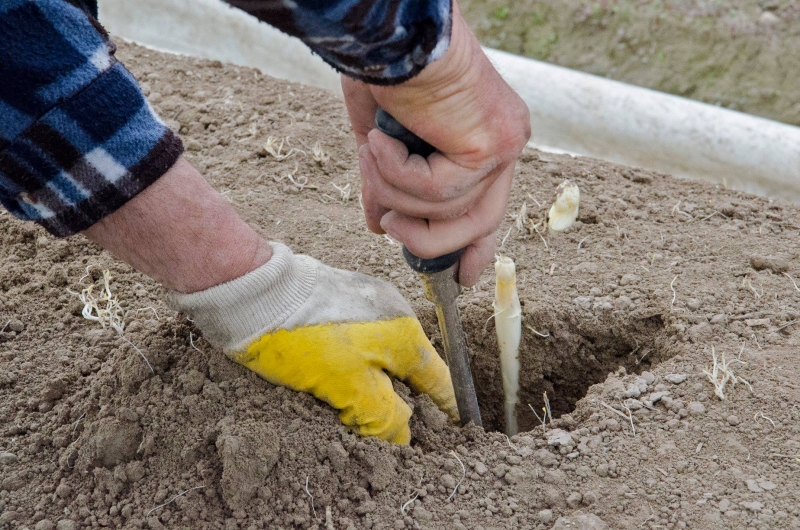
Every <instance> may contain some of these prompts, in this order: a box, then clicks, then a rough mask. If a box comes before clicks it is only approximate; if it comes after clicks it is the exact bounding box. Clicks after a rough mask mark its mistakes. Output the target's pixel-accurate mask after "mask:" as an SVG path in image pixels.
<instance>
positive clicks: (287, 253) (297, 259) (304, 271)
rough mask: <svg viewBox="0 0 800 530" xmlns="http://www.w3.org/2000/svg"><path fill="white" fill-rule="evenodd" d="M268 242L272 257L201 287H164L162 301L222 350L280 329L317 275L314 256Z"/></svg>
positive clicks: (239, 348)
mask: <svg viewBox="0 0 800 530" xmlns="http://www.w3.org/2000/svg"><path fill="white" fill-rule="evenodd" d="M270 245H271V246H272V258H270V260H269V261H268V262H267V263H266V264H264V265H262V266H261V267H259V268H258V269H256V270H254V271H252V272H249V273H247V274H245V275H244V276H241V277H239V278H236V279H235V280H232V281H229V282H227V283H223V284H220V285H217V286H215V287H211V288H210V289H206V290H205V291H199V292H196V293H191V294H181V293H177V292H170V293H168V294H167V303H168V304H169V305H170V306H171V307H172V308H173V309H176V310H178V311H181V312H183V313H186V314H187V315H188V316H189V318H191V319H192V320H193V321H194V323H195V325H197V327H198V328H200V330H202V332H203V336H204V337H205V338H206V340H208V341H209V342H210V343H211V344H213V345H214V346H216V347H218V348H222V349H223V350H224V351H225V352H226V353H229V352H233V351H239V350H241V349H243V348H245V347H246V346H247V345H248V344H249V343H250V342H251V341H252V340H253V339H254V338H256V337H257V336H259V335H261V334H263V333H268V332H270V331H274V330H276V329H278V328H280V327H281V325H282V324H283V323H284V321H285V320H286V319H287V318H288V317H289V316H290V315H292V314H293V313H295V312H296V311H297V310H298V309H299V308H300V306H301V305H302V304H303V303H304V302H305V301H306V300H307V299H308V297H309V296H310V295H311V291H312V290H313V288H314V284H315V283H316V280H317V270H318V262H317V261H316V260H313V259H309V258H307V257H306V256H295V255H294V254H293V253H292V251H291V250H290V249H289V247H287V246H286V245H282V244H281V243H273V242H271V243H270ZM304 258H305V259H304Z"/></svg>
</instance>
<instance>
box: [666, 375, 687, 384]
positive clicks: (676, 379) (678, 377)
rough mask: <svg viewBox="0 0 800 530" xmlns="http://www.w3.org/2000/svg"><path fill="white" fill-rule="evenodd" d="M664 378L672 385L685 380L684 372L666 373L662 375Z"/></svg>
mask: <svg viewBox="0 0 800 530" xmlns="http://www.w3.org/2000/svg"><path fill="white" fill-rule="evenodd" d="M664 379H666V380H667V381H669V382H670V383H672V384H673V385H679V384H681V383H683V382H684V381H686V374H667V375H665V376H664Z"/></svg>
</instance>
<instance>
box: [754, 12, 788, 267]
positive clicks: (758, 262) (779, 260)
mask: <svg viewBox="0 0 800 530" xmlns="http://www.w3.org/2000/svg"><path fill="white" fill-rule="evenodd" d="M770 14H771V13H770ZM772 16H775V15H772ZM776 18H777V17H776ZM750 266H751V267H753V268H754V269H755V270H757V271H763V270H765V269H769V270H771V271H772V272H774V273H775V274H780V273H782V272H787V271H788V270H789V260H787V259H786V258H783V257H781V256H750Z"/></svg>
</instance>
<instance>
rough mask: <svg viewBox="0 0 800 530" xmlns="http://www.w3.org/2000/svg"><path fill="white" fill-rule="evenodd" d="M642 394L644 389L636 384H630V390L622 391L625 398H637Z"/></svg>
mask: <svg viewBox="0 0 800 530" xmlns="http://www.w3.org/2000/svg"><path fill="white" fill-rule="evenodd" d="M641 395H642V391H641V390H640V389H639V387H638V386H636V385H629V386H628V390H626V391H625V392H623V393H622V397H624V398H637V397H639V396H641Z"/></svg>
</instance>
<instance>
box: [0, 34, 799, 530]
mask: <svg viewBox="0 0 800 530" xmlns="http://www.w3.org/2000/svg"><path fill="white" fill-rule="evenodd" d="M120 56H121V57H122V58H123V60H125V61H126V62H127V64H128V65H129V67H130V68H131V69H132V70H133V72H134V73H135V74H136V75H137V76H138V78H139V79H140V80H141V81H142V84H143V86H144V88H145V90H146V91H147V93H148V94H149V97H150V100H151V101H152V103H153V105H154V106H155V107H156V108H157V110H158V111H159V112H160V113H161V115H162V116H164V118H165V119H166V120H168V122H169V123H170V124H171V125H172V126H174V127H175V128H176V129H179V130H180V131H181V134H182V135H183V137H184V139H185V143H186V146H187V148H188V150H187V154H188V157H189V159H190V160H191V161H192V162H194V163H195V164H196V165H197V166H198V167H199V168H200V169H201V170H202V171H203V172H204V173H205V175H207V177H208V178H209V179H210V180H211V181H212V182H213V183H214V185H215V186H216V187H217V188H218V189H220V190H221V191H222V193H223V194H224V195H225V196H226V197H227V198H228V199H229V200H230V201H231V202H232V203H233V204H235V205H236V206H237V207H238V208H239V210H240V211H241V213H242V215H244V216H245V217H246V218H247V220H248V221H250V222H251V223H252V224H253V225H254V226H255V227H257V229H258V230H260V231H261V232H263V233H264V234H266V235H267V236H268V237H271V238H273V239H279V240H282V241H285V242H287V243H288V244H290V245H291V246H292V247H293V248H294V249H295V250H297V251H300V252H306V253H309V254H311V255H313V256H315V257H317V258H320V259H322V260H324V261H325V262H326V263H328V264H331V265H335V266H338V267H343V268H347V269H353V270H360V271H362V272H365V273H368V274H372V275H375V276H377V277H380V278H384V279H386V280H388V281H390V282H392V283H393V284H394V285H396V286H397V287H398V288H399V289H400V290H401V292H403V294H404V295H405V296H407V297H408V298H409V300H410V301H411V303H412V304H413V305H414V307H415V309H416V310H417V311H418V314H419V316H420V318H421V320H422V322H423V325H424V327H425V329H426V331H427V332H428V333H429V335H430V336H431V337H432V338H433V341H434V343H435V344H436V345H437V347H438V346H439V345H440V337H439V336H438V332H437V330H436V324H435V317H434V313H433V309H432V307H431V305H430V304H429V303H428V302H427V301H426V300H425V299H424V297H423V294H422V290H421V286H420V282H419V280H418V279H417V278H416V277H415V275H414V274H413V273H412V272H411V271H410V270H409V269H408V268H407V267H406V266H405V264H404V262H403V259H402V257H401V254H400V249H399V248H398V247H397V246H396V245H395V244H393V243H392V242H390V241H388V240H387V239H385V238H383V237H379V236H376V235H374V234H371V233H369V232H368V231H367V230H366V228H365V225H364V222H363V219H362V212H361V209H360V207H359V201H358V196H359V193H358V188H359V184H358V174H357V166H356V160H355V156H354V149H353V146H354V141H353V140H352V138H351V135H350V132H349V125H348V122H347V120H346V116H345V112H344V107H343V104H342V103H341V102H340V101H338V100H337V99H335V98H334V97H333V96H330V95H328V94H325V93H322V92H320V91H318V90H313V89H309V88H305V87H302V86H299V85H292V84H287V83H284V82H278V81H275V80H272V79H269V78H265V77H263V76H261V75H260V74H258V73H256V72H255V71H253V70H250V69H246V68H238V67H232V66H225V65H222V64H219V63H213V62H209V61H202V60H195V59H188V58H178V57H174V56H168V55H164V54H160V53H156V52H152V51H147V50H143V49H141V48H137V47H132V46H123V47H122V48H121V50H120ZM270 136H271V137H274V138H278V139H279V140H278V142H277V144H278V145H279V144H280V141H281V139H282V140H283V141H284V145H283V149H282V151H281V152H282V153H283V154H284V155H287V156H286V157H285V158H283V159H281V160H279V159H277V158H276V157H274V156H273V155H272V154H270V153H269V150H268V149H266V148H265V144H266V143H267V141H268V138H269V137H270ZM275 145H276V144H272V147H275ZM315 145H317V146H318V150H319V149H321V150H322V151H323V154H320V153H319V151H318V152H317V156H316V159H317V160H315V159H314V158H315V157H314V156H313V154H312V153H313V149H314V146H315ZM292 149H294V150H295V151H294V152H293V151H292ZM518 173H519V175H518V177H517V181H516V185H515V187H514V190H513V194H512V198H511V203H510V205H509V211H508V218H507V220H506V221H505V223H504V225H503V228H502V232H501V239H504V241H505V242H504V245H503V246H502V249H501V251H502V252H503V253H504V254H507V255H509V256H511V257H513V258H514V259H515V260H516V262H517V266H518V279H519V283H520V297H521V299H522V302H523V311H524V324H525V327H524V336H523V344H522V350H521V358H522V366H523V373H522V389H523V391H522V405H521V406H520V407H519V409H518V415H519V418H520V423H521V426H522V428H523V429H524V431H525V432H524V433H523V434H520V435H518V436H514V437H512V438H511V439H507V438H506V437H505V436H504V435H503V434H501V433H499V432H496V429H500V430H502V428H503V425H502V417H503V416H502V397H501V396H502V391H501V380H500V374H499V371H498V360H497V356H498V353H497V346H496V339H495V336H494V333H495V332H494V326H493V321H492V320H491V318H490V317H491V316H492V307H491V302H492V298H493V285H492V281H493V280H492V276H491V275H490V274H488V273H487V274H485V275H484V277H483V278H482V279H481V281H480V283H479V284H478V286H477V287H476V288H475V289H469V290H467V291H466V292H465V293H464V294H463V295H462V296H461V299H460V306H461V310H462V314H463V317H464V324H465V329H466V331H467V334H468V336H469V342H470V347H471V353H472V362H473V365H474V372H475V376H476V379H477V385H476V386H477V387H478V389H479V393H480V396H479V398H480V401H481V405H482V411H483V414H484V418H485V420H486V423H487V429H488V432H484V431H482V430H479V429H477V428H474V427H473V428H464V429H461V428H458V427H454V426H452V425H448V423H447V420H446V418H445V417H444V416H443V414H442V413H440V412H439V411H438V410H437V409H436V408H435V407H434V406H433V405H432V403H431V402H430V401H429V400H428V399H427V398H425V397H422V396H415V395H412V394H411V393H410V392H409V391H408V390H407V389H406V387H405V386H404V385H402V384H401V383H397V386H396V388H397V389H398V391H399V392H400V393H401V394H402V395H403V396H405V398H406V399H407V400H408V402H409V403H410V404H411V405H412V406H413V407H414V416H413V418H412V432H413V437H414V440H413V442H412V444H411V445H410V446H408V447H399V446H391V445H388V444H386V443H383V442H380V441H377V440H374V439H362V438H359V437H358V436H356V435H354V434H352V433H351V432H349V431H348V430H347V429H346V428H344V427H343V426H341V425H340V423H339V422H338V420H337V417H336V414H335V413H334V411H333V410H331V409H330V408H328V407H327V406H326V405H324V404H322V403H321V402H318V401H316V400H315V399H314V398H312V397H310V396H308V395H303V394H298V393H295V392H291V391H287V390H285V389H283V388H279V387H274V386H272V385H270V384H268V383H266V382H264V381H262V380H260V379H258V378H257V377H256V376H254V375H253V374H252V373H249V372H247V371H246V370H245V369H243V368H241V367H239V366H237V365H234V364H233V363H231V362H229V361H228V360H227V359H226V358H224V356H223V355H222V354H221V352H219V351H214V350H213V349H212V348H211V347H210V346H209V344H208V343H206V342H205V341H204V340H203V339H202V337H201V336H200V335H199V333H198V332H197V330H196V329H195V328H193V326H192V323H191V322H189V321H188V320H187V319H186V318H185V317H184V316H182V315H179V314H176V313H174V312H172V311H170V310H169V309H167V307H166V306H165V304H164V303H163V302H162V301H161V300H160V298H159V290H158V287H157V286H156V285H155V284H154V283H153V282H152V281H150V280H149V279H147V278H146V277H144V276H142V275H141V274H139V273H137V272H135V271H133V270H131V269H130V268H129V267H127V266H125V265H123V264H121V263H119V262H117V261H115V260H114V259H113V257H112V256H110V255H109V254H108V253H106V252H103V251H101V250H100V249H99V248H97V247H96V246H94V245H92V244H90V243H88V242H87V241H86V240H85V239H83V238H81V237H76V238H73V239H70V240H66V241H65V240H54V239H52V238H51V237H49V236H48V235H46V234H45V233H44V232H43V231H42V230H41V229H39V228H36V227H34V226H33V225H30V224H23V223H20V222H18V221H16V220H14V219H12V218H10V216H9V215H8V214H5V213H2V214H0V291H1V292H2V296H0V329H2V331H0V528H2V529H12V528H13V529H18V528H28V529H32V530H33V529H35V530H47V529H53V528H57V529H58V530H70V529H78V528H97V527H108V528H126V529H139V528H150V529H154V530H158V529H162V528H224V529H226V530H228V529H231V530H232V529H237V528H240V529H255V528H323V529H325V530H329V529H337V530H338V529H342V530H344V529H349V528H354V529H361V528H369V529H401V528H412V529H414V528H424V529H464V528H469V529H484V530H489V529H506V528H507V529H511V528H536V529H540V528H541V529H546V528H548V529H549V528H558V529H565V528H573V529H574V528H584V529H590V528H594V529H599V528H615V529H616V528H620V529H626V528H670V529H672V528H689V527H691V528H795V529H796V528H800V504H798V503H797V494H798V491H800V473H799V471H800V406H799V405H798V398H800V383H799V382H798V373H800V360H798V356H797V348H798V342H800V335H798V331H797V329H798V323H797V319H798V315H799V314H800V289H798V287H797V286H796V285H795V284H794V281H795V280H794V279H795V278H798V277H800V266H798V261H797V253H796V246H795V242H796V241H797V236H798V232H800V211H798V209H797V208H796V207H793V206H789V205H786V204H782V203H780V202H779V201H770V200H767V199H763V198H758V197H752V196H749V195H746V194H743V193H738V192H733V191H726V190H723V189H720V188H717V187H713V186H710V185H706V184H700V183H690V182H686V181H679V180H675V179H672V178H669V177H667V176H664V175H657V174H652V173H648V172H644V171H639V170H633V169H628V168H624V167H619V166H615V165H612V164H607V163H603V162H598V161H594V160H590V159H573V158H570V157H568V156H557V155H550V154H543V153H539V152H536V151H527V152H526V153H525V154H524V156H523V157H522V160H521V162H520V164H519V171H518ZM289 175H292V178H289ZM564 179H571V180H572V181H574V182H576V183H577V184H578V185H579V186H580V188H581V192H582V199H583V200H582V205H581V213H580V218H579V222H578V223H577V224H576V225H575V226H574V227H573V228H572V229H571V231H569V232H568V233H563V234H560V235H555V236H548V235H546V234H545V233H543V232H541V235H540V233H537V232H536V231H535V230H533V229H532V228H530V229H529V228H528V227H532V226H534V225H535V223H537V222H539V221H540V220H541V219H542V218H543V217H544V214H545V212H546V209H547V207H548V206H549V203H550V202H551V201H552V199H553V194H554V191H555V188H556V186H557V185H558V184H560V183H561V182H562V181H563V180H564ZM523 204H526V205H527V211H528V214H527V215H526V219H523V221H524V223H525V226H524V228H523V230H522V231H519V230H518V229H517V228H516V221H517V218H518V217H519V212H520V210H521V208H522V206H523ZM540 231H541V229H540ZM104 269H108V270H109V271H110V273H111V277H112V278H111V290H112V292H113V293H114V294H115V295H116V296H118V297H119V300H120V302H121V304H122V306H123V307H124V318H125V322H126V324H127V327H126V329H125V332H124V335H123V336H119V335H118V334H117V333H116V332H114V331H110V330H103V329H101V328H100V327H99V326H98V325H97V323H95V322H90V321H87V320H85V319H84V318H82V317H81V308H82V304H81V303H80V302H79V301H78V300H77V297H76V295H75V294H72V293H70V291H73V292H77V291H80V290H81V289H82V288H84V287H85V286H86V285H88V284H89V283H91V282H92V281H97V280H99V279H100V276H101V271H102V270H104ZM87 270H88V273H89V276H88V277H86V274H87ZM136 349H138V350H140V351H141V352H142V354H143V355H144V356H146V358H147V359H148V361H149V363H150V364H151V365H152V372H151V370H150V369H149V368H148V366H147V364H146V363H145V362H144V360H143V359H142V357H141V356H140V355H139V353H137V350H136ZM712 351H714V352H716V354H717V355H718V356H719V358H720V361H721V360H722V355H723V354H724V355H725V361H726V362H727V363H728V367H729V369H731V370H733V372H734V373H735V375H736V377H737V378H738V377H741V379H740V380H738V384H736V385H735V386H734V384H733V383H734V381H733V380H731V381H729V382H728V384H727V386H726V387H725V389H724V395H725V397H726V399H725V400H721V399H720V398H719V397H716V396H715V395H714V387H713V385H712V384H711V382H710V381H709V380H708V378H707V376H706V375H704V373H703V370H704V369H708V368H711V365H712ZM544 391H546V392H547V395H548V397H549V400H550V403H551V404H552V410H553V416H555V417H556V420H555V422H554V423H552V424H550V423H549V422H548V425H547V426H546V429H543V428H542V426H541V424H539V422H538V421H537V420H536V418H535V416H534V414H533V413H532V411H531V409H530V408H529V407H528V404H530V405H531V406H532V407H533V408H534V409H536V410H537V411H538V410H540V409H541V407H542V406H543V398H542V394H543V392H544ZM634 429H635V432H634ZM462 466H463V467H462ZM178 495H180V496H178ZM176 496H178V497H176Z"/></svg>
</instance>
